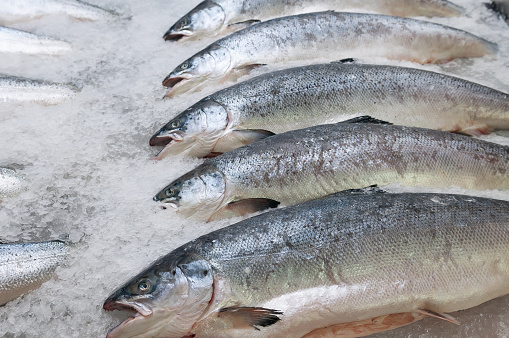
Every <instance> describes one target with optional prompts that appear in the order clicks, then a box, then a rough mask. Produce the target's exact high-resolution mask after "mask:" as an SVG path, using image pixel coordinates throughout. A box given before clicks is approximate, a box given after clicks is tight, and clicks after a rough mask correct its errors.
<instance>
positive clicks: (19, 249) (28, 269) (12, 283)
mask: <svg viewBox="0 0 509 338" xmlns="http://www.w3.org/2000/svg"><path fill="white" fill-rule="evenodd" d="M67 254H68V247H67V244H65V243H63V242H60V241H52V242H40V243H20V244H0V305H3V304H5V303H7V302H9V301H11V300H13V299H14V298H17V297H19V296H21V295H22V294H24V293H26V292H28V291H30V290H33V289H36V288H38V287H39V286H40V285H41V284H42V283H44V282H45V281H47V280H49V279H50V278H51V276H53V273H54V272H55V269H56V268H57V267H58V266H59V265H60V264H62V262H64V260H65V259H66V257H67Z"/></svg>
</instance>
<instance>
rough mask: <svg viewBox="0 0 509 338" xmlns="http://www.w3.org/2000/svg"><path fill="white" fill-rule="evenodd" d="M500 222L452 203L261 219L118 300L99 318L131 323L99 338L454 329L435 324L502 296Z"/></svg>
mask: <svg viewBox="0 0 509 338" xmlns="http://www.w3.org/2000/svg"><path fill="white" fill-rule="evenodd" d="M508 210H509V202H507V201H499V200H493V199H485V198H477V197H471V196H463V195H443V194H408V193H405V194H384V193H372V194H369V193H368V194H365V193H359V194H357V193H346V192H344V193H340V194H336V195H333V196H328V197H326V198H323V199H320V200H314V201H309V202H306V203H303V204H300V205H296V206H293V207H287V208H284V209H279V210H274V211H271V212H267V213H264V214H261V215H258V216H256V217H252V218H250V219H246V220H244V221H241V222H239V223H236V224H233V225H231V226H228V227H226V228H223V229H220V230H217V231H214V232H211V233H209V234H207V235H204V236H201V237H199V238H197V239H195V240H193V241H191V242H189V243H187V244H184V245H183V246H181V247H179V248H177V249H175V250H173V251H172V252H170V253H169V254H167V255H166V256H164V257H161V258H159V259H158V260H157V261H155V262H154V263H153V264H152V265H150V266H149V267H148V268H146V269H145V270H144V271H142V272H141V273H140V274H138V275H137V276H136V277H134V278H133V279H131V280H130V281H129V282H128V283H126V284H125V285H124V286H123V287H122V288H119V289H118V290H117V291H116V292H114V293H113V294H112V295H111V296H110V297H109V298H108V299H107V300H106V302H105V304H104V308H105V309H106V310H113V309H121V308H122V307H131V308H134V309H136V310H137V311H138V313H137V314H136V315H135V316H134V317H131V318H130V319H128V320H126V321H125V322H124V323H122V324H121V325H119V326H118V327H116V328H115V329H113V330H112V331H111V332H110V334H109V335H108V337H109V338H114V337H138V338H142V337H166V338H171V337H182V336H186V337H187V336H189V337H191V336H192V337H196V338H201V337H302V336H305V335H307V336H306V337H318V336H317V335H314V334H315V333H316V331H317V330H318V329H320V328H329V327H331V326H334V325H336V327H337V326H338V325H341V324H346V323H359V322H360V323H362V322H363V321H369V320H370V319H372V318H378V317H380V316H389V317H390V316H391V315H393V314H398V313H406V314H415V313H419V314H425V315H426V314H427V315H432V316H435V317H440V318H442V319H446V320H450V321H454V320H453V319H451V317H449V316H447V314H446V313H448V312H453V311H458V310H462V309H466V308H470V307H473V306H476V305H478V304H481V303H483V302H485V301H488V300H490V299H493V298H495V297H499V296H502V295H505V294H507V293H509V283H507V281H508V280H509V257H508V255H507V254H506V252H507V246H508V244H509V213H508ZM253 309H256V311H254V310H253ZM239 312H242V314H239ZM260 317H262V318H260ZM274 317H276V318H274ZM415 319H419V318H418V316H411V317H410V320H408V321H407V322H405V323H399V324H408V323H409V322H412V321H413V320H415ZM372 326H374V325H372ZM372 326H371V327H372ZM379 326H382V325H379ZM395 326H397V325H395ZM395 326H391V325H388V327H382V330H386V329H390V328H392V327H395ZM343 327H344V328H345V327H347V325H343ZM358 329H359V328H358ZM366 329H367V331H364V332H363V331H362V330H357V331H356V333H357V334H356V335H353V334H351V333H352V332H350V334H351V335H345V336H348V337H353V336H360V335H361V334H359V333H360V332H362V333H363V334H362V335H366V334H370V333H374V332H373V331H369V330H370V327H369V326H367V328H366ZM325 330H326V329H325ZM375 330H376V329H375ZM334 332H335V333H336V334H337V333H338V332H337V331H334ZM375 332H376V331H375ZM342 333H345V331H342ZM346 333H348V331H346ZM325 336H327V335H325ZM329 336H331V337H332V336H334V337H338V336H341V335H332V334H331V335H329ZM320 337H323V336H320ZM342 337H344V336H342Z"/></svg>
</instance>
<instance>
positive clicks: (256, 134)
mask: <svg viewBox="0 0 509 338" xmlns="http://www.w3.org/2000/svg"><path fill="white" fill-rule="evenodd" d="M272 135H274V133H273V132H270V131H267V130H262V129H246V130H232V131H231V132H229V133H227V134H226V135H225V136H223V137H221V138H220V139H219V140H218V141H217V142H216V144H215V145H214V149H213V151H214V152H218V153H226V152H228V151H230V150H233V149H237V148H239V147H243V146H245V145H248V144H250V143H253V142H256V141H259V140H261V139H264V138H266V137H269V136H272Z"/></svg>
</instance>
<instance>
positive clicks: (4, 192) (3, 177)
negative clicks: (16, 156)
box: [0, 167, 25, 199]
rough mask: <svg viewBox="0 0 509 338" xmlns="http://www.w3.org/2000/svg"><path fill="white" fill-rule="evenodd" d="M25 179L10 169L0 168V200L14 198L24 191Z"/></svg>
mask: <svg viewBox="0 0 509 338" xmlns="http://www.w3.org/2000/svg"><path fill="white" fill-rule="evenodd" d="M24 182H25V177H24V176H22V175H20V174H18V173H16V172H15V171H14V170H12V169H8V168H2V167H0V199H1V198H6V197H14V196H16V195H18V194H19V193H20V192H21V191H22V190H23V189H24Z"/></svg>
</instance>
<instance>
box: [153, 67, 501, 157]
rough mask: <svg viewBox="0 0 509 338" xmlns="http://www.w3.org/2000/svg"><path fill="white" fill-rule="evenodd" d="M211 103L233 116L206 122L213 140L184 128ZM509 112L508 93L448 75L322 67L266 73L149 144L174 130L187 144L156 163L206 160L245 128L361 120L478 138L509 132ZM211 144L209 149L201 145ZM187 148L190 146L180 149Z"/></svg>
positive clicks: (230, 145) (214, 98)
mask: <svg viewBox="0 0 509 338" xmlns="http://www.w3.org/2000/svg"><path fill="white" fill-rule="evenodd" d="M210 104H214V105H216V106H217V107H218V109H223V110H225V111H227V112H228V125H227V127H225V126H224V125H225V123H222V124H219V123H217V124H215V123H213V122H211V121H209V120H207V128H208V129H207V131H208V132H209V134H212V131H214V133H213V136H211V135H209V134H207V133H201V134H199V133H193V132H192V131H189V130H184V127H186V126H187V125H190V124H191V122H190V121H191V120H190V119H189V118H188V117H189V116H191V115H192V114H193V113H195V112H197V111H199V110H200V109H201V108H202V107H203V106H205V105H210ZM508 111H509V95H507V94H506V93H503V92H500V91H497V90H495V89H492V88H488V87H485V86H482V85H480V84H477V83H473V82H469V81H466V80H463V79H460V78H455V77H452V76H448V75H445V74H439V73H434V72H429V71H425V70H420V69H413V68H406V67H394V66H383V65H366V64H338V63H332V64H321V65H312V66H305V67H297V68H292V69H287V70H283V71H278V72H274V73H271V74H265V75H261V76H258V77H256V78H253V79H251V80H248V81H245V82H243V83H240V84H237V85H234V86H232V87H230V88H226V89H223V90H221V91H218V92H216V93H214V94H212V95H209V96H207V97H206V98H204V99H202V100H200V101H199V102H197V103H196V104H194V105H193V106H191V107H190V108H189V109H187V110H185V111H184V112H182V113H181V114H179V115H177V116H176V117H175V118H173V119H172V120H171V121H170V122H169V123H167V124H166V125H165V126H164V127H163V128H161V129H160V130H159V132H158V133H156V134H155V135H154V136H153V137H152V139H151V144H152V145H155V143H157V142H158V141H159V140H160V142H161V145H165V144H167V143H164V141H163V140H165V139H166V142H170V141H169V136H168V135H169V134H170V133H171V132H176V133H180V135H181V137H182V138H183V139H182V140H181V141H179V142H172V143H169V144H168V147H167V148H165V149H164V150H163V151H162V152H161V154H160V155H158V158H163V157H165V156H167V155H170V154H177V153H179V152H184V153H185V154H188V155H193V156H200V155H202V154H205V155H206V154H208V153H210V152H226V151H229V150H232V149H235V148H236V147H238V146H239V144H238V143H235V142H233V141H226V139H227V138H228V137H231V135H234V134H235V133H236V132H239V131H240V133H241V134H242V131H246V130H252V131H254V132H253V134H255V135H260V133H256V131H259V130H265V131H268V132H271V133H276V134H278V133H282V132H286V131H289V130H295V129H300V128H305V127H310V126H313V125H317V124H325V123H335V122H340V121H343V120H347V119H350V118H353V117H356V116H361V115H370V116H372V117H374V118H377V119H380V120H384V121H388V122H391V123H394V124H399V125H406V126H413V127H423V128H431V129H439V130H445V131H455V132H462V133H466V134H471V135H479V134H483V133H488V132H490V131H491V130H496V129H508V128H509V119H508V117H507V112H508ZM213 114H214V111H210V112H207V115H208V116H212V115H213ZM186 119H187V120H186ZM179 120H181V121H185V122H183V123H182V126H181V127H180V129H179V128H173V127H172V123H173V122H174V121H179ZM244 134H245V133H244ZM262 136H263V135H262ZM205 139H206V140H207V141H208V142H209V144H210V145H211V147H210V148H206V147H204V146H203V145H201V144H200V145H199V144H198V140H205ZM254 140H255V139H250V140H248V141H254ZM186 143H188V145H187V148H188V149H185V148H183V147H181V148H176V147H179V145H181V144H186ZM202 156H203V155H202Z"/></svg>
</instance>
